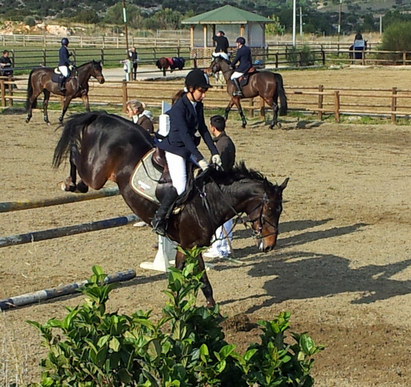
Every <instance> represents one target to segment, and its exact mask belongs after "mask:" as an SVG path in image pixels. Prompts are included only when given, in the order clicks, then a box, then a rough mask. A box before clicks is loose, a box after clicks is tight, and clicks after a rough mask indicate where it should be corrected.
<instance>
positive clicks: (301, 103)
mask: <svg viewBox="0 0 411 387" xmlns="http://www.w3.org/2000/svg"><path fill="white" fill-rule="evenodd" d="M160 79H161V78H160ZM12 83H13V82H10V81H5V80H1V79H0V89H1V90H0V91H1V104H2V106H3V107H6V106H13V102H24V101H25V98H26V90H22V89H17V90H13V89H12V88H9V89H6V88H5V85H7V84H12ZM214 85H215V87H213V88H212V89H210V90H209V91H208V93H207V98H206V100H205V101H204V105H205V107H206V109H224V108H225V107H226V106H227V104H228V99H229V97H228V94H227V93H226V86H225V85H221V84H215V83H214ZM180 88H181V81H179V80H167V81H163V80H156V81H153V80H152V81H148V80H147V81H138V82H126V81H123V82H121V81H106V82H105V83H104V84H103V85H100V84H98V83H97V82H93V83H92V87H91V89H90V92H89V98H90V104H91V105H95V106H99V107H104V106H117V107H119V108H120V109H122V110H123V111H125V105H126V101H127V100H128V99H129V98H133V97H135V96H138V98H139V99H142V100H144V102H145V103H146V104H147V107H148V108H158V109H160V107H161V103H162V101H164V100H165V101H170V100H171V96H172V95H173V94H174V93H175V92H176V91H177V90H179V89H180ZM285 91H286V93H287V96H288V106H289V109H290V110H291V111H298V112H310V113H312V114H317V117H318V119H320V120H323V119H324V118H325V116H334V120H335V121H336V122H340V119H341V116H342V115H345V116H381V117H387V118H390V119H391V121H392V123H396V122H397V121H398V119H400V118H406V119H409V117H410V116H411V90H404V89H400V88H398V87H392V88H386V89H381V88H375V89H372V88H368V89H364V88H344V87H339V88H326V87H324V86H323V85H318V86H312V87H291V86H286V85H285ZM61 101H62V98H61V97H59V96H57V95H54V94H51V99H50V102H61ZM71 104H82V102H81V100H73V101H72V102H71ZM242 105H243V109H244V110H245V111H246V112H248V114H249V115H250V116H254V115H255V114H259V115H260V116H261V117H264V115H265V113H266V111H269V112H270V111H271V109H270V110H267V107H266V106H264V102H263V100H262V99H260V98H258V97H256V98H252V99H250V98H249V99H244V100H242ZM41 107H42V106H41V103H40V104H39V108H41Z"/></svg>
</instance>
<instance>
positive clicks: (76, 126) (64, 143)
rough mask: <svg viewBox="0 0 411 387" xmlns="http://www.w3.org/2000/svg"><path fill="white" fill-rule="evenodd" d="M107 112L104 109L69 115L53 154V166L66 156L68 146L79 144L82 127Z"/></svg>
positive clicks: (55, 166)
mask: <svg viewBox="0 0 411 387" xmlns="http://www.w3.org/2000/svg"><path fill="white" fill-rule="evenodd" d="M103 114H107V112H105V111H100V112H91V113H90V112H86V113H79V114H75V115H73V116H71V117H70V118H69V119H68V120H67V121H66V122H65V123H64V126H63V132H62V133H61V137H60V140H59V142H58V143H57V146H56V149H54V155H53V164H52V165H53V168H58V167H59V166H60V164H61V163H62V161H63V158H64V157H66V156H68V153H69V151H70V147H71V145H73V144H76V145H77V146H80V143H81V139H82V135H83V131H84V129H85V128H86V127H87V126H88V125H90V124H91V123H92V122H94V121H95V120H96V119H97V118H98V117H100V116H101V115H103Z"/></svg>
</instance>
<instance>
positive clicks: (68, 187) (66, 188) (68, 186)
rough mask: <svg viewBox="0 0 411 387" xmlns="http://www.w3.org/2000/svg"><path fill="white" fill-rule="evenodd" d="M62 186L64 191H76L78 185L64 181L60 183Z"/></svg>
mask: <svg viewBox="0 0 411 387" xmlns="http://www.w3.org/2000/svg"><path fill="white" fill-rule="evenodd" d="M60 188H61V190H62V191H64V192H76V186H75V185H74V184H68V183H66V182H64V181H62V182H61V183H60Z"/></svg>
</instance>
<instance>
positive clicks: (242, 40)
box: [235, 36, 245, 44]
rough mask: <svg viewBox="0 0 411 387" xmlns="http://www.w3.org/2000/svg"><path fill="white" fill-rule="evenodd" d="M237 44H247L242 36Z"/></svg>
mask: <svg viewBox="0 0 411 387" xmlns="http://www.w3.org/2000/svg"><path fill="white" fill-rule="evenodd" d="M235 42H236V43H240V44H245V39H244V38H243V37H242V36H240V37H238V38H237V40H236V41H235Z"/></svg>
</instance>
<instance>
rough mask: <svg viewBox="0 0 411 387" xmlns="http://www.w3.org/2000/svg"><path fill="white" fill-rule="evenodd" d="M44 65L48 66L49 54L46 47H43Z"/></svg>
mask: <svg viewBox="0 0 411 387" xmlns="http://www.w3.org/2000/svg"><path fill="white" fill-rule="evenodd" d="M43 66H47V54H46V49H45V48H44V49H43Z"/></svg>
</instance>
